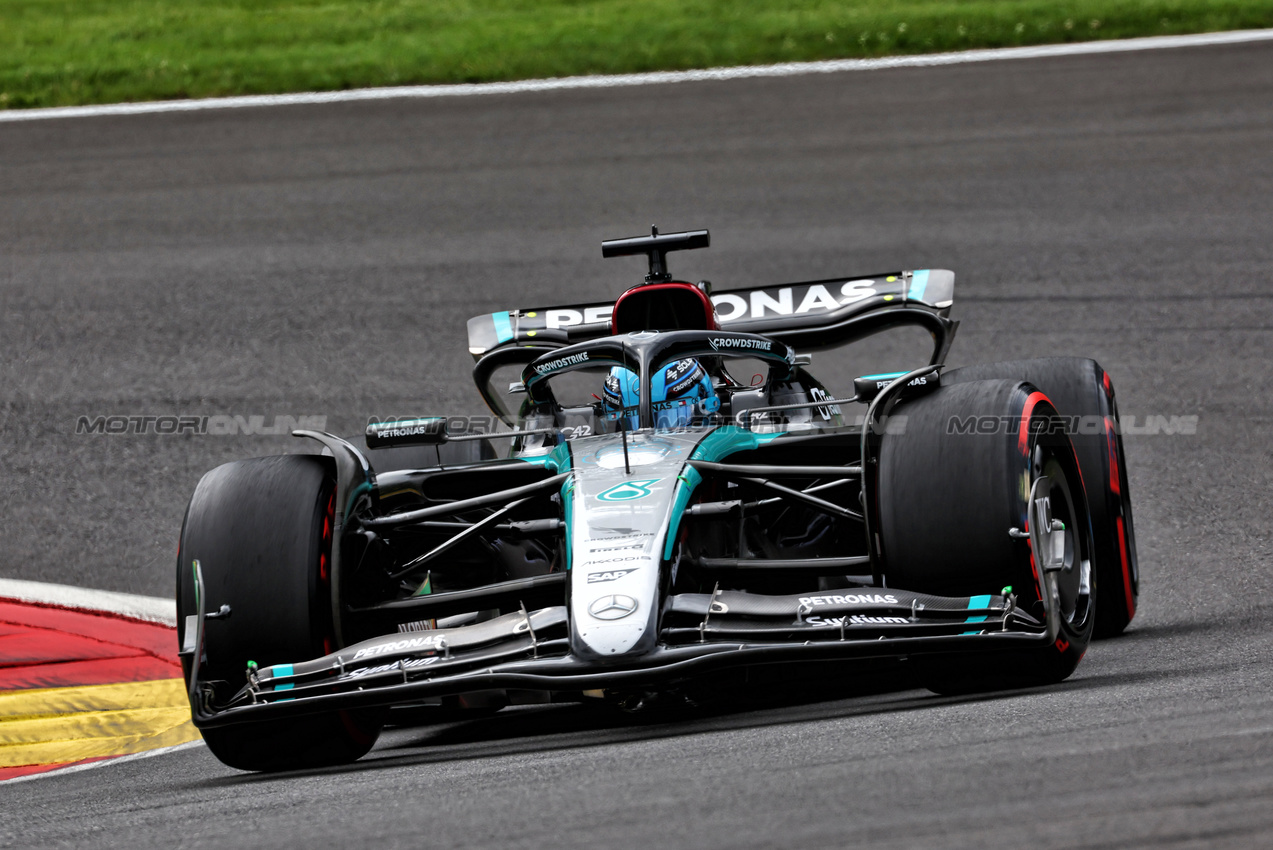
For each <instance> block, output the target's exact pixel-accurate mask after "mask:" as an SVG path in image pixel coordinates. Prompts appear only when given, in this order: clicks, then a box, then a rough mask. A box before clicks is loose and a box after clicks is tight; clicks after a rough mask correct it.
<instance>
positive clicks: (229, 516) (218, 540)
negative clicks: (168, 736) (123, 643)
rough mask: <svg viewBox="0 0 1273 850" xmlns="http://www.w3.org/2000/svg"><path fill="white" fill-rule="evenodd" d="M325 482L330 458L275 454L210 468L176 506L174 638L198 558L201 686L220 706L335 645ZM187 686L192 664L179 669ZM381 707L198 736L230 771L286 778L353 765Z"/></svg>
mask: <svg viewBox="0 0 1273 850" xmlns="http://www.w3.org/2000/svg"><path fill="white" fill-rule="evenodd" d="M335 489H336V488H335V478H334V473H333V469H332V462H331V460H330V459H329V458H324V457H319V456H315V455H281V456H277V457H264V458H254V459H252V460H244V461H236V462H234V463H227V464H225V465H223V466H219V467H217V468H216V469H214V470H212V471H211V472H209V473H207V474H206V475H204V476H203V479H202V480H201V481H200V482H199V484H198V486H197V487H195V491H194V495H193V496H191V498H190V505H189V507H187V509H186V518H185V522H184V523H183V525H182V531H181V548H180V549H179V554H178V563H177V612H178V618H177V624H178V631H179V634H178V639H179V640H182V641H184V639H185V635H184V631H185V623H186V617H187V616H190V615H192V614H195V613H197V611H196V603H195V589H194V587H195V584H194V574H193V568H192V564H193V562H194V561H196V560H197V561H199V564H200V568H201V570H202V573H203V579H204V589H205V593H206V600H205V610H207V611H216V610H217V609H218V608H219V607H220V606H221V605H223V604H228V605H229V606H230V611H231V613H230V616H229V617H228V618H225V619H216V620H208V621H207V622H206V627H205V633H204V654H205V656H206V660H205V661H203V662H202V664H201V666H200V668H199V680H200V682H201V683H208V684H209V685H211V686H212V687H213V688H214V689H215V691H216V694H217V697H218V698H220V699H225V698H228V697H229V696H231V695H233V694H234V693H235V692H237V691H238V690H239V689H240V688H241V687H242V686H243V685H244V683H245V674H246V670H247V665H248V662H249V661H254V662H256V664H257V665H258V666H260V667H267V666H269V665H272V664H277V663H284V662H289V661H304V660H307V659H310V658H317V657H319V656H321V655H324V654H326V653H328V652H331V651H333V650H334V649H335V648H336V647H335V646H334V643H333V637H332V635H333V629H332V623H331V591H330V587H329V577H330V571H329V569H328V567H329V564H330V559H331V547H332V530H333V522H334V511H335ZM184 667H185V675H186V684H187V686H189V683H190V673H191V670H190V664H189V662H186V663H185V664H184ZM382 718H383V712H382V711H380V710H360V711H335V712H327V713H323V714H313V715H304V716H300V717H296V718H289V719H287V720H273V721H266V722H256V723H243V724H237V725H233V726H224V727H216V728H208V729H203V730H201V731H202V733H203V739H204V741H205V743H207V745H208V749H210V750H212V753H213V755H215V756H216V757H217V758H218V759H220V760H221V761H222V762H224V763H225V764H227V765H229V766H230V767H235V768H238V769H240V770H261V771H268V770H291V769H298V768H313V767H321V766H325V765H332V764H343V763H346V762H351V761H354V760H356V759H358V758H359V757H361V756H362V755H364V754H365V753H366V752H367V751H368V750H370V749H371V747H372V745H373V744H374V743H375V742H376V737H377V736H378V735H379V733H380V727H381V725H382Z"/></svg>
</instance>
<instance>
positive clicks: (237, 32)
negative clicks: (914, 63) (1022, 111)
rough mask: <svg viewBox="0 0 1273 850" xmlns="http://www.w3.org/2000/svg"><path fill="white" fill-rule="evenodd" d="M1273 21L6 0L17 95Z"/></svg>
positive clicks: (1210, 12) (741, 6)
mask: <svg viewBox="0 0 1273 850" xmlns="http://www.w3.org/2000/svg"><path fill="white" fill-rule="evenodd" d="M1257 27H1273V0H1191V1H1190V2H1183V1H1182V0H994V1H993V2H991V0H855V2H839V3H836V2H826V1H825V0H787V1H786V2H781V0H414V1H413V2H408V0H222V2H216V1H215V0H198V2H196V1H195V0H74V1H73V2H68V0H0V108H15V107H32V106H60V105H69V104H86V103H112V102H119V101H138V100H155V99H168V98H186V97H208V96H217V95H235V94H249V93H267V92H286V91H303V90H314V89H317V90H331V89H346V88H356V87H362V86H389V85H404V84H412V83H455V82H479V81H489V80H512V79H525V78H533V77H555V76H567V75H573V74H587V73H602V74H608V73H622V72H632V71H651V70H665V69H681V68H703V67H709V66H722V65H747V64H762V63H769V62H786V61H800V60H810V59H831V58H842V57H859V56H881V55H885V54H898V53H928V52H934V51H944V50H965V49H969V48H974V47H1003V46H1011V45H1025V44H1043V43H1049V42H1065V41H1086V40H1091V39H1105V38H1124V37H1129V36H1142V35H1161V34H1170V33H1186V32H1205V31H1213V30H1229V29H1246V28H1257Z"/></svg>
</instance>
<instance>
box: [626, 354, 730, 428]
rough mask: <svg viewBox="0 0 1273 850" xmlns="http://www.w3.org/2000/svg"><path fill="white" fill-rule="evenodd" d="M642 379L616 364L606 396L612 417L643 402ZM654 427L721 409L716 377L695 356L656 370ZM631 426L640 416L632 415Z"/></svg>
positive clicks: (671, 425) (652, 396)
mask: <svg viewBox="0 0 1273 850" xmlns="http://www.w3.org/2000/svg"><path fill="white" fill-rule="evenodd" d="M639 384H640V381H639V380H638V378H637V375H636V373H635V372H633V371H632V370H630V369H626V368H624V367H622V366H615V367H614V368H613V369H611V370H610V374H609V375H608V376H607V377H606V383H605V389H604V393H603V399H604V401H605V405H606V409H607V417H606V418H608V419H618V418H620V417H621V416H622V415H623V411H624V410H625V409H627V410H631V409H632V408H635V407H636V406H637V405H638V404H639V403H640V392H639ZM650 403H651V406H652V407H653V409H654V427H656V428H682V427H685V426H686V425H689V424H690V423H691V422H693V421H694V417H695V416H697V415H702V414H703V413H715V412H716V411H717V410H719V409H720V399H718V398H717V397H716V391H715V390H714V389H712V379H711V377H710V376H709V375H708V374H707V370H706V369H704V368H703V364H702V363H700V362H698V361H697V360H695V359H694V358H692V357H687V358H685V359H684V360H677V361H676V362H674V363H669V364H667V365H666V366H664V367H662V368H660V369H658V370H656V371H655V372H654V376H653V381H652V386H651V387H650ZM628 427H629V428H635V427H636V417H635V416H631V415H629V416H628Z"/></svg>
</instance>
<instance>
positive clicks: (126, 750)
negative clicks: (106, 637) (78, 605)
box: [0, 679, 199, 767]
mask: <svg viewBox="0 0 1273 850" xmlns="http://www.w3.org/2000/svg"><path fill="white" fill-rule="evenodd" d="M198 737H199V732H198V730H197V729H195V728H194V725H193V724H191V722H190V705H189V703H188V702H187V700H186V689H185V683H184V682H182V680H181V679H161V680H159V681H154V682H127V683H124V684H119V685H84V686H81V687H76V688H42V689H39V690H27V691H0V767H20V766H23V765H29V764H60V763H63V762H71V761H80V760H81V759H88V758H98V757H101V756H122V755H128V754H130V753H140V752H144V751H146V750H155V749H159V748H161V747H171V746H174V745H176V744H184V743H186V742H187V741H194V740H196V739H198Z"/></svg>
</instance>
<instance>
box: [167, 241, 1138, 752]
mask: <svg viewBox="0 0 1273 850" xmlns="http://www.w3.org/2000/svg"><path fill="white" fill-rule="evenodd" d="M708 241H709V237H708V233H707V231H693V232H686V233H669V234H659V233H658V231H657V229H653V230H652V233H651V235H650V236H639V237H634V238H630V239H620V240H613V241H608V242H605V243H603V248H602V252H603V255H604V256H607V257H609V256H625V255H642V254H644V255H646V257H647V258H648V263H649V274H648V275H647V276H646V279H645V282H644V283H642V284H640V285H638V286H635V287H633V288H631V289H628V290H627V291H626V292H624V293H623V294H622V295H621V296H620V297H619V298H618V300H617V301H614V302H606V303H594V304H582V305H572V306H564V307H549V308H539V309H521V310H510V311H506V312H498V313H494V314H489V315H483V316H478V317H476V318H474V319H472V320H470V322H469V327H468V334H469V346H470V352H471V353H472V354H473V355H474V357H475V358H476V366H475V367H474V372H473V374H474V378H475V380H476V382H477V385H478V389H479V391H480V392H481V394H482V396H483V398H484V399H485V401H486V403H487V404H488V406H489V407H490V408H491V410H492V411H493V412H494V414H495V415H496V417H498V419H499V420H502V422H503V423H504V424H503V425H502V426H500V427H499V428H498V429H490V430H488V431H486V432H485V433H473V432H472V431H471V429H469V428H453V427H451V426H452V424H453V423H452V422H450V421H449V420H448V419H446V418H443V417H424V418H414V419H405V420H401V419H400V420H393V421H376V422H372V423H371V424H369V425H368V426H367V429H366V433H365V435H362V436H361V437H360V438H356V439H353V440H349V439H342V438H340V437H336V436H333V435H331V434H327V433H320V432H314V431H298V432H296V434H297V436H303V437H307V438H310V439H313V440H315V441H317V442H318V443H319V444H321V445H322V447H323V449H322V453H321V454H293V455H283V456H277V457H265V458H256V459H252V460H244V461H238V462H234V463H229V464H225V465H224V466H220V467H218V468H216V469H214V470H212V471H211V472H209V473H207V474H206V475H205V476H204V477H203V479H202V480H201V481H200V482H199V484H198V486H197V487H196V489H195V491H194V494H193V496H192V497H191V500H190V504H189V507H188V508H187V511H186V516H185V521H184V524H183V527H182V532H181V543H180V550H179V554H178V559H177V605H178V612H179V618H178V620H179V629H178V632H179V639H180V641H181V658H182V663H183V666H184V670H185V675H186V681H187V684H188V686H189V696H190V704H191V710H192V714H193V718H194V722H195V724H196V725H197V726H198V727H199V728H200V729H201V730H202V732H203V736H204V739H205V741H206V742H207V744H208V746H209V748H210V749H211V750H212V752H213V753H214V754H215V755H216V756H217V757H218V758H219V759H221V760H222V761H223V762H225V763H226V764H227V765H231V766H233V767H237V768H241V769H245V770H280V769H290V768H297V767H312V766H319V765H325V764H335V763H341V762H347V761H351V760H354V759H357V758H359V757H360V756H362V755H363V754H364V753H366V752H367V751H368V750H369V749H370V747H371V746H372V744H373V743H374V742H375V740H376V736H377V735H378V734H379V731H380V729H381V727H382V725H383V724H384V723H385V718H386V715H387V713H388V709H389V708H390V707H393V706H398V707H401V706H424V705H427V704H438V703H446V704H449V705H482V706H485V707H487V708H499V707H501V706H503V705H507V704H511V703H519V702H521V703H524V702H545V701H580V700H589V699H592V700H596V701H598V702H603V703H612V704H618V705H619V706H621V707H629V708H631V707H635V706H640V705H643V704H646V703H648V702H650V701H653V700H658V699H672V698H675V695H677V694H687V693H692V692H694V690H695V688H698V689H700V692H701V689H703V688H710V687H712V683H715V682H722V681H726V680H729V681H734V682H736V681H741V680H746V679H747V677H748V676H752V677H754V678H753V679H751V681H758V680H761V679H763V678H764V677H763V675H762V674H763V673H764V672H765V671H769V672H771V673H772V672H773V671H775V670H776V669H778V668H781V669H782V670H791V671H795V670H798V671H801V674H802V675H804V676H806V677H807V678H811V679H813V680H814V681H815V682H825V683H827V684H828V685H830V684H832V683H834V682H836V681H841V680H843V679H844V677H845V676H846V669H847V670H848V671H849V672H850V673H851V672H852V671H853V670H854V669H855V668H854V666H853V665H861V664H862V663H863V661H864V660H865V659H874V660H879V659H896V660H898V661H900V662H901V663H902V664H903V665H904V667H905V669H907V670H910V671H913V674H914V677H915V679H916V680H917V681H918V682H920V683H921V684H923V685H924V686H925V687H928V688H930V689H932V690H934V691H936V692H938V693H966V692H973V691H982V690H987V689H998V688H1007V687H1020V686H1027V685H1039V684H1048V683H1055V682H1060V681H1061V680H1063V679H1065V678H1066V677H1067V676H1069V675H1070V673H1071V672H1073V671H1074V669H1075V667H1076V665H1077V664H1078V662H1079V660H1080V659H1081V658H1082V656H1083V653H1084V651H1085V650H1086V649H1087V646H1088V643H1089V640H1090V639H1091V638H1092V637H1093V636H1094V635H1097V636H1099V635H1109V634H1115V633H1118V632H1120V631H1122V629H1123V628H1124V627H1126V625H1127V624H1128V622H1129V621H1130V620H1131V618H1132V616H1133V615H1134V614H1135V611H1136V602H1137V581H1138V577H1137V568H1136V547H1135V540H1134V535H1133V529H1132V516H1131V503H1130V498H1129V494H1128V482H1127V472H1126V466H1125V464H1124V460H1123V449H1122V442H1121V439H1120V437H1119V428H1118V412H1117V408H1116V406H1115V402H1114V390H1113V386H1112V384H1111V383H1110V379H1109V376H1108V375H1106V374H1105V373H1104V372H1103V371H1102V369H1101V368H1100V367H1099V366H1098V365H1097V364H1096V363H1095V362H1093V361H1091V360H1086V359H1078V358H1050V359H1041V360H1026V361H1019V362H1009V363H992V364H985V365H978V366H972V367H964V368H960V369H944V367H943V364H944V362H945V358H946V354H947V351H948V349H949V347H950V344H951V341H952V338H953V336H954V332H955V329H956V327H957V323H956V322H954V321H952V320H951V319H950V318H949V312H950V308H951V304H952V297H953V292H954V274H953V273H951V272H949V271H944V270H939V269H928V270H914V271H898V272H893V273H889V274H882V275H870V276H862V277H846V278H837V279H833V280H820V281H814V282H808V283H799V284H790V285H782V286H774V287H764V288H756V289H741V290H729V291H721V292H715V293H713V292H712V291H711V287H710V285H709V284H707V283H706V282H701V283H699V284H691V283H686V282H681V281H674V280H673V279H672V276H671V274H670V273H669V272H668V271H667V253H668V252H670V251H675V250H682V249H691V248H701V247H705V246H707V245H708ZM907 325H909V326H918V327H919V328H922V329H923V330H924V331H927V332H928V334H930V335H931V339H932V343H933V350H932V354H931V356H930V357H928V358H927V362H925V363H923V364H922V365H918V368H914V369H912V370H910V371H906V372H897V373H887V374H874V375H865V376H860V377H856V378H853V380H852V387H853V390H852V392H851V393H850V392H848V391H845V392H841V393H840V394H839V395H841V396H843V397H838V398H837V397H833V394H832V393H830V392H829V391H828V390H827V389H826V387H825V385H824V384H823V383H821V382H819V381H818V380H817V379H816V378H814V377H813V376H812V375H811V374H810V372H809V371H808V370H807V367H808V366H809V365H810V362H811V357H810V355H811V353H813V352H816V351H820V350H825V349H832V348H836V347H839V346H844V345H846V344H848V343H853V342H855V341H859V340H863V339H865V338H866V337H869V336H871V335H873V334H877V333H879V332H881V331H884V330H888V329H892V328H898V327H903V326H907ZM509 369H511V370H513V371H512V373H511V374H512V375H513V376H515V378H516V380H513V381H511V382H508V381H505V382H503V383H502V386H499V385H500V384H501V381H499V380H497V375H498V374H499V373H500V372H501V370H503V371H505V372H507V370H509ZM510 383H511V386H510ZM510 399H511V400H513V401H514V402H515V404H514V405H513V406H515V407H516V410H515V411H514V410H511V409H510V405H509V404H508V400H510ZM504 426H507V428H509V429H511V430H503V428H504ZM358 443H362V445H358ZM501 443H503V444H505V445H508V446H510V448H509V449H508V450H507V451H506V452H497V451H496V450H495V445H497V444H501ZM1098 590H1099V594H1098ZM793 662H798V664H796V663H793ZM731 677H732V678H731ZM771 681H772V680H771ZM447 701H450V702H449V703H448V702H447Z"/></svg>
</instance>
